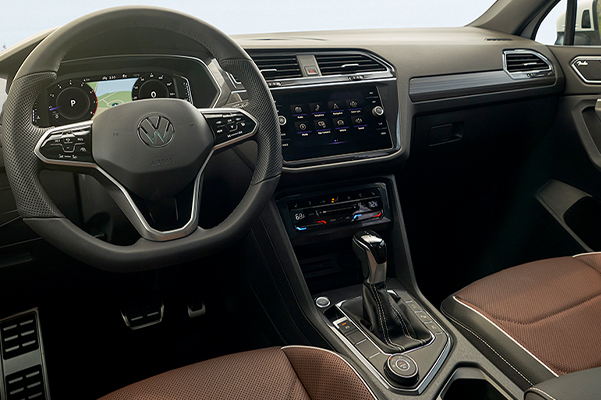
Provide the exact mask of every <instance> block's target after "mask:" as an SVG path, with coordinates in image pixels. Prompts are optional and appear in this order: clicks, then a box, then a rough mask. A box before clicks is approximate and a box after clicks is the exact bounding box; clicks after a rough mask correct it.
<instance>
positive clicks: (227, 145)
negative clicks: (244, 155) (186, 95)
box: [197, 107, 259, 150]
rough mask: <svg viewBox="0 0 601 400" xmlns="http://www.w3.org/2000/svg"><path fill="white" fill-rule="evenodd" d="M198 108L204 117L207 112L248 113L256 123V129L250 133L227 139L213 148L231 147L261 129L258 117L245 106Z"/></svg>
mask: <svg viewBox="0 0 601 400" xmlns="http://www.w3.org/2000/svg"><path fill="white" fill-rule="evenodd" d="M197 110H198V111H199V112H200V113H201V114H202V115H203V117H204V115H205V113H207V114H219V113H242V114H244V115H246V116H247V117H248V118H250V119H251V120H252V121H253V122H254V123H255V127H254V129H253V130H252V131H251V132H249V133H247V134H245V135H242V136H239V137H237V138H236V139H234V140H230V141H227V142H224V143H221V144H218V145H215V146H214V147H213V149H215V150H220V149H223V148H225V147H229V146H231V145H234V144H236V143H239V142H241V141H243V140H246V139H248V138H250V137H252V136H254V135H255V133H257V131H258V130H259V121H257V119H256V118H255V117H254V116H253V115H252V114H251V113H249V112H248V111H246V110H245V109H243V108H228V107H224V108H198V109H197ZM205 118H206V117H205Z"/></svg>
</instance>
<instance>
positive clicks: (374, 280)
mask: <svg viewBox="0 0 601 400" xmlns="http://www.w3.org/2000/svg"><path fill="white" fill-rule="evenodd" d="M370 236H372V237H373V235H370ZM362 238H363V236H362ZM353 244H354V245H357V246H359V247H360V248H361V249H362V250H363V251H364V252H365V253H366V254H367V261H368V263H369V265H368V266H367V272H368V275H367V277H366V278H365V282H367V283H369V284H370V285H377V284H379V283H383V282H386V269H387V266H388V264H387V262H386V261H384V262H383V263H381V264H379V263H378V262H377V261H376V259H375V257H374V254H373V253H372V251H371V249H370V248H369V247H368V246H367V245H366V244H365V243H363V242H362V241H359V240H357V238H356V237H355V236H353ZM355 254H356V253H355Z"/></svg>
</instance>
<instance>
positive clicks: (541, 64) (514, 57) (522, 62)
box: [505, 52, 551, 74]
mask: <svg viewBox="0 0 601 400" xmlns="http://www.w3.org/2000/svg"><path fill="white" fill-rule="evenodd" d="M505 65H506V66H507V72H509V73H510V74H511V73H515V72H526V71H528V72H530V71H546V70H550V69H551V66H550V65H549V64H548V63H547V62H546V61H545V60H543V58H542V57H541V56H540V55H538V54H536V53H534V52H532V53H530V52H528V53H526V52H511V53H510V52H507V53H505Z"/></svg>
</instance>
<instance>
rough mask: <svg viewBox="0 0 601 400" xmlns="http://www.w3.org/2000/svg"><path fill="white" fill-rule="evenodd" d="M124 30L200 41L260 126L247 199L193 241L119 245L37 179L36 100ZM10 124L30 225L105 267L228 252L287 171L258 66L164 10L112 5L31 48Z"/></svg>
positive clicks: (18, 190) (13, 165)
mask: <svg viewBox="0 0 601 400" xmlns="http://www.w3.org/2000/svg"><path fill="white" fill-rule="evenodd" d="M125 27H146V28H156V29H163V30H168V31H171V32H174V33H177V34H181V35H184V36H187V37H189V38H191V39H193V40H195V41H196V42H197V43H199V44H201V45H202V46H203V47H204V48H206V49H207V50H208V51H209V52H210V53H211V54H212V55H213V57H215V58H216V60H217V62H218V63H219V65H220V66H221V68H222V69H223V70H225V71H227V72H230V73H232V74H233V75H235V76H236V77H237V78H238V79H240V81H241V82H242V83H243V85H244V86H245V88H246V90H247V93H248V98H249V100H248V105H247V106H246V107H245V112H248V113H249V114H250V115H251V116H252V117H254V119H255V121H256V123H257V126H258V129H257V130H256V134H254V136H253V137H252V139H253V140H255V141H256V142H257V152H258V153H257V163H256V167H255V171H254V174H253V177H252V181H251V184H250V186H249V188H248V190H247V192H246V193H245V195H244V197H243V199H242V200H241V202H240V203H239V204H238V206H237V207H236V209H235V210H234V211H233V212H232V213H231V214H230V215H229V216H228V217H227V218H226V219H225V220H224V221H223V222H222V223H221V224H219V225H218V226H216V227H214V228H211V229H202V228H200V227H196V228H195V230H193V232H191V233H190V234H188V235H187V236H184V237H181V238H177V239H175V240H170V241H151V240H147V239H145V238H144V237H142V238H140V239H139V240H138V241H137V242H136V243H135V244H133V245H131V246H118V245H113V244H110V243H107V242H104V241H101V240H99V239H96V238H94V237H92V236H90V235H89V234H87V233H85V232H84V231H83V230H81V229H80V228H79V227H77V226H76V225H74V224H73V223H72V222H70V221H69V220H68V219H66V218H65V217H64V216H63V215H62V214H61V212H60V211H59V210H58V208H57V207H56V205H55V204H54V203H53V202H52V200H51V199H50V198H49V197H48V195H47V194H46V192H45V191H44V189H43V188H42V185H41V183H40V181H39V177H38V175H39V173H40V171H41V170H42V169H45V168H46V164H44V163H43V162H42V161H41V159H40V158H39V156H36V155H35V154H34V150H35V149H36V146H38V143H39V141H40V139H41V138H42V137H43V136H44V135H45V134H46V132H47V129H44V128H39V127H37V126H35V125H33V121H32V120H31V109H32V107H33V105H34V102H35V100H36V98H37V97H38V96H39V94H41V93H42V91H43V90H44V89H45V88H46V87H48V86H49V85H51V84H52V83H53V82H54V81H55V80H56V77H57V71H58V68H59V66H60V63H61V61H62V60H63V58H64V57H65V55H66V54H67V53H68V52H69V50H70V49H71V48H72V47H73V46H75V45H77V44H78V43H80V42H82V41H83V40H84V39H85V38H88V37H90V36H91V35H97V34H101V33H103V32H107V31H110V30H114V29H117V28H125ZM174 101H177V100H174ZM135 103H136V102H134V103H128V104H135ZM128 104H125V105H121V106H119V107H124V106H127V105H128ZM119 107H116V108H119ZM106 112H108V111H106ZM203 118H204V117H203ZM200 122H201V121H200ZM4 125H5V134H4V140H3V142H4V143H3V144H4V146H3V151H4V155H5V165H6V170H7V175H8V178H9V181H10V184H11V187H12V189H13V193H14V195H15V200H16V203H17V209H18V210H19V213H20V214H21V216H22V217H23V219H24V221H25V222H26V223H27V224H28V225H29V226H30V227H32V228H33V229H34V230H35V231H36V232H37V233H38V234H39V235H40V236H42V237H43V238H44V239H46V240H47V241H48V242H50V243H51V244H52V245H54V246H55V247H57V248H59V249H61V250H62V251H64V252H65V253H67V254H69V255H71V256H72V257H74V258H76V259H79V260H81V261H83V262H85V263H88V264H90V265H92V266H95V267H98V268H101V269H104V270H111V271H120V272H121V271H123V272H124V271H135V270H145V269H152V268H159V267H165V266H168V265H173V264H177V263H181V262H183V261H188V260H192V259H195V258H198V257H201V256H204V255H207V254H210V253H213V252H215V251H218V250H220V249H223V248H225V247H226V246H227V245H228V244H231V243H233V242H234V241H235V240H237V239H238V238H240V237H241V236H242V235H243V234H244V233H246V232H247V231H248V229H249V228H250V226H251V224H252V222H253V220H254V219H255V218H256V217H257V216H258V215H259V213H260V212H261V210H262V209H263V208H264V206H265V205H266V204H267V202H268V201H269V199H270V198H271V196H272V195H273V192H274V191H275V188H276V186H277V183H278V181H279V176H280V173H281V168H282V156H281V139H280V134H279V125H278V123H277V112H276V110H275V103H274V101H273V98H272V97H271V93H270V91H269V88H268V87H267V84H266V83H265V80H264V79H263V77H262V75H261V73H260V72H259V70H258V69H257V67H256V65H255V64H254V62H253V61H252V60H251V59H250V57H249V56H248V54H246V52H245V51H244V50H243V49H242V48H241V47H240V46H239V45H238V44H237V43H235V42H234V41H232V40H231V39H230V38H229V37H228V36H227V35H225V34H224V33H223V32H221V31H219V30H218V29H217V28H215V27H213V26H211V25H209V24H207V23H205V22H203V21H201V20H199V19H197V18H194V17H192V16H189V15H186V14H183V13H180V12H177V11H173V10H168V9H164V8H157V7H115V8H110V9H106V10H103V11H99V12H96V13H92V14H89V15H86V16H84V17H81V18H78V19H76V20H74V21H73V22H71V23H69V24H67V25H64V26H63V27H61V28H59V29H57V30H56V31H54V32H53V33H52V34H50V35H49V36H48V37H47V38H46V39H44V40H43V41H42V42H41V43H40V44H39V45H38V46H37V47H36V48H35V49H34V50H33V51H32V53H31V54H30V55H29V56H28V58H27V59H26V60H25V62H24V63H23V64H22V66H21V68H20V69H19V71H18V72H17V75H16V76H15V79H14V80H13V82H12V84H11V87H10V90H9V93H8V98H7V101H6V108H5V115H4ZM91 126H92V124H91V123H90V127H91ZM199 129H200V128H199ZM92 130H94V129H92ZM253 133H254V132H253ZM92 151H94V149H92ZM211 154H212V151H211ZM209 157H210V155H209ZM207 161H208V158H207ZM200 174H201V172H199V175H198V176H200ZM126 215H127V213H126Z"/></svg>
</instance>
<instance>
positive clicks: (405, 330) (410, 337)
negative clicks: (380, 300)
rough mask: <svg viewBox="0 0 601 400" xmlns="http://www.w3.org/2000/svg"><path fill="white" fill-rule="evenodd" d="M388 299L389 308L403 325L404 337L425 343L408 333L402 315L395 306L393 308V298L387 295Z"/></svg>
mask: <svg viewBox="0 0 601 400" xmlns="http://www.w3.org/2000/svg"><path fill="white" fill-rule="evenodd" d="M388 301H389V302H390V306H391V307H390V308H392V312H393V313H394V315H395V316H396V317H397V319H398V320H399V322H400V323H401V325H402V326H403V334H404V335H405V337H406V338H407V339H411V340H413V341H416V342H418V343H419V344H422V345H423V344H425V343H424V340H423V339H416V338H414V337H412V336H411V334H410V333H409V328H407V324H405V320H404V318H403V316H402V315H401V314H400V313H399V312H398V311H397V309H396V308H394V306H395V304H393V303H394V302H393V300H392V298H391V297H388Z"/></svg>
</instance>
